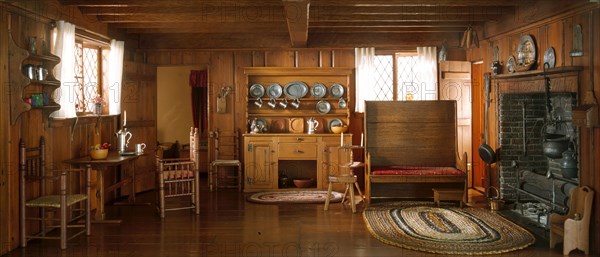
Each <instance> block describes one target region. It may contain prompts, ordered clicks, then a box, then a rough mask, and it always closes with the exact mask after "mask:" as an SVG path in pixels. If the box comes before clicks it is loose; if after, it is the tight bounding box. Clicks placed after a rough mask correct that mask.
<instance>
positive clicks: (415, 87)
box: [356, 47, 438, 112]
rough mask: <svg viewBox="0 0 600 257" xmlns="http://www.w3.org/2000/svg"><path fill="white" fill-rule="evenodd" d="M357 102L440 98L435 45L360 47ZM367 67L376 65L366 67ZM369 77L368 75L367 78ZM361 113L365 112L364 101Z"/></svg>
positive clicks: (358, 107) (358, 52) (357, 64)
mask: <svg viewBox="0 0 600 257" xmlns="http://www.w3.org/2000/svg"><path fill="white" fill-rule="evenodd" d="M356 53H357V62H356V66H357V67H356V68H357V74H358V73H360V75H357V94H356V95H357V99H356V101H357V103H361V102H362V101H365V100H368V101H411V100H437V99H438V92H437V91H438V86H437V54H436V48H435V47H418V48H417V51H371V53H372V54H371V56H370V57H369V56H368V55H369V51H365V50H363V49H360V50H357V52H356ZM364 66H372V67H370V68H365V67H364ZM365 77H368V78H365ZM356 111H357V112H362V110H361V106H360V104H358V105H357V110H356Z"/></svg>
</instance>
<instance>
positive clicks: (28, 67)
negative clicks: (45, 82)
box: [23, 64, 37, 80]
mask: <svg viewBox="0 0 600 257" xmlns="http://www.w3.org/2000/svg"><path fill="white" fill-rule="evenodd" d="M34 69H35V66H33V64H25V65H23V75H25V76H26V77H27V78H29V79H30V80H35V79H37V74H36V72H35V70H34Z"/></svg>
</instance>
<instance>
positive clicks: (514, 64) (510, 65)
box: [506, 55, 517, 73]
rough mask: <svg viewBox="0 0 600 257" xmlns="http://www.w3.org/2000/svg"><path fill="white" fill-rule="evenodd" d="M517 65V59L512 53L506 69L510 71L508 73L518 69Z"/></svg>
mask: <svg viewBox="0 0 600 257" xmlns="http://www.w3.org/2000/svg"><path fill="white" fill-rule="evenodd" d="M516 67H517V61H515V57H514V56H512V55H511V56H510V57H508V61H506V71H508V73H514V72H515V71H516Z"/></svg>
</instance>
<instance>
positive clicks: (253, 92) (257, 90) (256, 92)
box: [248, 84, 265, 98]
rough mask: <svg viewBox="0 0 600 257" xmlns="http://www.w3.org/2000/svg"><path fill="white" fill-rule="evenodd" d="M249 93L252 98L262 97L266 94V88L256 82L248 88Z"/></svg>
mask: <svg viewBox="0 0 600 257" xmlns="http://www.w3.org/2000/svg"><path fill="white" fill-rule="evenodd" d="M248 94H249V95H250V96H251V97H252V98H261V97H263V95H265V88H264V87H263V86H262V85H261V84H254V85H252V86H251V87H250V89H249V90H248Z"/></svg>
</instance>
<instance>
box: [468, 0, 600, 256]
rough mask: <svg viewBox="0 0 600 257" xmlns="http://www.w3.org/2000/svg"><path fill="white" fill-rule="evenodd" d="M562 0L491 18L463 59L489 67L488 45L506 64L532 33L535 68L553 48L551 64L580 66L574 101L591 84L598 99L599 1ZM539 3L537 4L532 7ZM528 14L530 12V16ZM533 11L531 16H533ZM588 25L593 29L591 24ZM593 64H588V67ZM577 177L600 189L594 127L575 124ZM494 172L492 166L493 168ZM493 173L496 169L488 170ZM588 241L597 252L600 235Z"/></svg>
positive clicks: (493, 137)
mask: <svg viewBox="0 0 600 257" xmlns="http://www.w3.org/2000/svg"><path fill="white" fill-rule="evenodd" d="M565 4H568V3H566V2H556V3H553V4H549V5H536V6H524V7H522V8H520V9H519V10H517V12H515V15H514V17H512V19H508V20H505V21H504V22H502V23H493V24H489V25H488V26H486V28H485V29H484V31H485V36H484V37H485V38H488V40H485V41H482V42H480V45H481V46H489V47H481V48H478V49H472V50H471V51H468V52H467V58H468V59H469V60H470V61H472V62H475V61H483V63H484V64H483V67H491V63H492V60H493V59H492V58H493V48H494V47H495V46H497V47H498V49H499V59H500V61H502V62H503V64H506V60H508V57H509V55H513V56H515V57H516V56H517V49H518V44H519V42H520V37H521V35H526V34H529V35H532V36H533V38H534V39H535V41H536V45H537V63H538V64H540V63H542V65H537V67H536V68H535V69H537V70H543V58H544V52H545V51H546V49H547V48H548V47H554V50H555V53H556V66H557V67H559V66H581V67H583V71H582V72H581V73H580V80H579V101H580V102H581V100H582V99H581V97H582V96H583V93H585V92H586V91H589V90H590V86H591V84H592V83H593V91H594V92H595V93H594V94H595V98H596V102H598V103H600V69H599V68H598V67H600V50H598V49H597V46H598V45H600V6H599V5H598V4H595V5H589V4H583V5H580V6H579V7H572V6H567V7H568V8H565V6H564V5H565ZM538 8H542V9H538ZM548 14H553V15H550V16H549V18H544V19H541V20H540V21H537V22H531V20H536V18H538V19H539V17H544V15H548ZM532 15H533V16H532ZM534 16H535V17H534ZM577 24H579V25H581V27H582V28H583V52H584V54H583V56H581V57H571V56H570V51H571V49H573V27H574V26H575V25H577ZM592 26H593V29H591V28H592ZM592 64H593V66H594V68H591V65H592ZM592 78H593V81H592ZM495 90H496V86H495V85H492V96H491V104H490V112H489V118H490V122H491V123H490V126H489V129H490V130H489V135H490V140H489V141H488V142H487V143H488V144H490V145H491V146H492V147H494V148H496V147H497V145H498V137H497V136H498V121H497V119H496V117H497V112H498V110H497V99H498V96H497V95H496V94H495V93H494V91H495ZM579 132H580V133H579V136H580V138H579V142H580V156H579V158H580V159H579V162H580V164H579V165H580V174H581V175H580V181H581V185H584V186H589V187H591V188H592V189H594V190H595V191H596V193H598V192H599V191H600V179H599V178H598V175H597V173H598V170H600V163H599V162H600V161H599V160H600V151H598V149H600V128H599V127H596V128H580V129H579ZM493 170H494V172H495V166H494V167H493ZM493 176H494V177H496V174H493ZM594 206H600V197H595V198H594ZM597 210H598V207H596V208H595V210H594V211H593V214H592V217H593V218H592V222H591V223H592V224H591V227H592V229H591V231H600V215H598V211H597ZM591 237H592V238H591V240H592V241H591V242H590V246H591V247H592V248H593V249H592V252H595V253H598V252H600V236H599V235H598V233H591Z"/></svg>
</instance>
